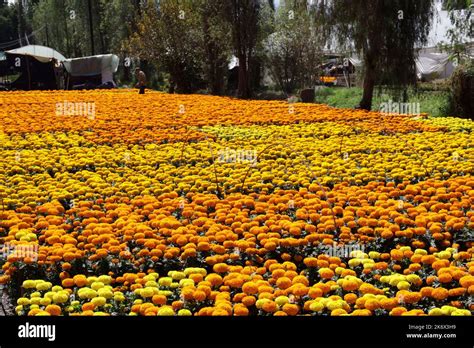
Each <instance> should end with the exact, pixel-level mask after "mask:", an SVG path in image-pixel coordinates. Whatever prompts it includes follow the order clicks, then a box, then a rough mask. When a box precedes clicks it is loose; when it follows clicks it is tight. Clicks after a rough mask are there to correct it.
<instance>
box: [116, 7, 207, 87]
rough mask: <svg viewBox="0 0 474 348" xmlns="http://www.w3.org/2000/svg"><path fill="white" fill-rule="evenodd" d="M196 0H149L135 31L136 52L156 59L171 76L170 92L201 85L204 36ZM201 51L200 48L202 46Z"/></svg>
mask: <svg viewBox="0 0 474 348" xmlns="http://www.w3.org/2000/svg"><path fill="white" fill-rule="evenodd" d="M194 5H195V3H194V2H193V0H182V1H179V0H162V1H160V2H159V7H158V8H157V6H156V4H155V3H153V2H149V3H148V4H147V5H146V7H145V9H144V11H142V14H141V18H140V20H139V23H138V28H137V31H136V32H135V33H134V34H133V35H132V37H131V40H130V44H128V43H126V44H125V45H126V46H130V47H131V50H132V53H134V54H136V55H138V56H139V57H140V59H146V60H149V61H151V62H153V63H155V64H156V65H157V66H158V67H160V68H161V69H163V70H164V71H166V72H167V73H168V74H169V76H170V89H169V91H170V92H174V87H176V91H177V92H179V93H190V92H192V91H194V90H196V89H197V88H198V87H197V85H198V81H199V77H200V71H199V69H200V64H199V58H200V57H199V55H198V54H196V48H198V47H199V44H200V43H201V42H202V41H201V39H200V37H199V36H200V34H201V31H200V25H199V24H200V20H199V12H198V11H196V9H195V7H194ZM198 52H199V50H198Z"/></svg>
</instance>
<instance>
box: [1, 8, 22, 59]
mask: <svg viewBox="0 0 474 348" xmlns="http://www.w3.org/2000/svg"><path fill="white" fill-rule="evenodd" d="M17 46H18V16H17V12H16V11H15V7H14V6H12V5H9V4H8V2H7V1H6V0H1V1H0V50H4V49H13V48H15V47H17Z"/></svg>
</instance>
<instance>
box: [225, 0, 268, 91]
mask: <svg viewBox="0 0 474 348" xmlns="http://www.w3.org/2000/svg"><path fill="white" fill-rule="evenodd" d="M226 4H227V11H226V12H227V13H228V20H229V22H230V23H231V26H232V41H233V46H234V51H235V55H236V56H237V58H238V59H239V82H238V92H237V93H238V96H239V97H241V98H250V97H251V96H252V92H253V91H252V83H251V79H250V76H252V69H254V68H255V67H254V66H252V63H253V61H254V57H255V52H256V47H257V43H258V37H259V26H260V25H259V15H260V11H261V7H262V4H261V3H260V1H259V0H227V1H226Z"/></svg>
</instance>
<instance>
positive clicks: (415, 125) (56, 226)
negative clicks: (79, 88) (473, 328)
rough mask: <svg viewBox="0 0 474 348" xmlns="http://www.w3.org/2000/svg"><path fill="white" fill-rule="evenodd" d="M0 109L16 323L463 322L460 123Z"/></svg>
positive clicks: (295, 108) (6, 247) (473, 267)
mask: <svg viewBox="0 0 474 348" xmlns="http://www.w3.org/2000/svg"><path fill="white" fill-rule="evenodd" d="M65 101H67V102H72V103H73V102H78V103H79V102H80V103H94V104H95V112H96V114H95V115H94V117H93V118H91V117H84V116H77V115H76V116H58V115H56V113H55V111H56V108H55V105H56V103H64V102H65ZM0 104H2V108H1V109H0V144H1V146H0V148H1V152H2V153H1V154H2V156H1V157H0V198H1V202H0V203H1V207H2V210H1V211H0V242H1V244H2V249H3V250H2V253H0V264H1V265H2V271H3V275H1V276H0V283H1V284H4V285H5V286H6V289H7V291H9V293H10V295H11V296H12V297H13V298H14V300H15V302H16V304H15V305H16V313H17V314H18V315H30V316H42V315H71V316H77V315H85V316H89V315H146V316H155V315H159V316H161V315H179V316H187V315H204V316H211V315H212V316H222V315H236V316H247V315H262V316H280V315H323V316H328V315H332V316H338V315H354V316H358V315H374V316H375V315H382V316H383V315H393V316H398V315H462V316H464V315H466V316H468V315H471V314H472V312H473V310H474V303H473V302H472V295H473V293H474V261H473V251H474V249H473V235H474V177H473V174H474V137H473V136H472V130H473V123H472V121H466V120H460V119H456V118H447V119H431V118H426V117H425V116H426V115H422V116H423V117H422V118H420V119H415V118H410V117H408V116H403V115H381V114H379V113H376V112H365V111H360V110H347V109H334V108H329V107H327V106H323V105H314V104H301V103H297V104H288V103H285V102H275V101H271V102H269V101H242V100H236V99H231V98H220V97H211V96H202V95H188V96H186V95H168V94H162V93H157V92H150V93H147V94H146V95H144V96H138V95H137V94H136V92H135V91H127V90H119V91H87V92H64V91H56V92H14V93H0ZM236 153H237V154H240V153H245V154H254V156H253V157H252V160H249V159H248V158H247V157H245V156H244V157H242V156H241V157H239V156H236ZM25 250H34V253H29V254H28V253H27V254H25V252H24V251H25Z"/></svg>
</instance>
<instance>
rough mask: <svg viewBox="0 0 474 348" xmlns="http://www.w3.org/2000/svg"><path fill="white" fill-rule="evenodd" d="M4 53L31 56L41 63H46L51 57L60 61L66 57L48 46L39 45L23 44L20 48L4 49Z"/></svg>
mask: <svg viewBox="0 0 474 348" xmlns="http://www.w3.org/2000/svg"><path fill="white" fill-rule="evenodd" d="M5 53H8V54H17V55H24V56H31V57H34V58H35V59H37V60H38V61H40V62H41V63H47V62H49V61H50V60H51V59H56V60H58V61H60V62H62V61H64V60H66V57H64V56H63V55H62V54H61V53H59V52H58V51H56V50H54V49H52V48H50V47H45V46H39V45H28V46H23V47H20V48H16V49H14V50H10V51H6V52H5Z"/></svg>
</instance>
